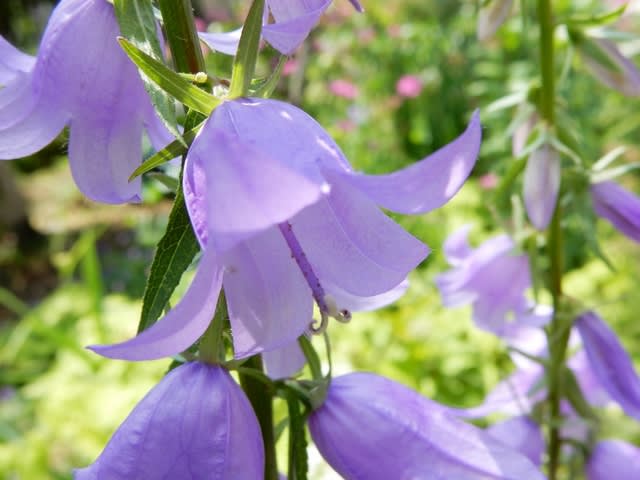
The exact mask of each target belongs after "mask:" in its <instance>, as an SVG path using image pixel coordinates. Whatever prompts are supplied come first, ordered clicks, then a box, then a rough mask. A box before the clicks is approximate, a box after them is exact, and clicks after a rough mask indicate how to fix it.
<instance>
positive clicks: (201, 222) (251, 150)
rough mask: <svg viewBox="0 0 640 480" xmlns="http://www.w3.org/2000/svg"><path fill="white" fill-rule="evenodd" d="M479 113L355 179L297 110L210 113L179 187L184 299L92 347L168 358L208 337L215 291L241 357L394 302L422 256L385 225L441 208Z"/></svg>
mask: <svg viewBox="0 0 640 480" xmlns="http://www.w3.org/2000/svg"><path fill="white" fill-rule="evenodd" d="M480 136H481V128H480V122H479V118H478V116H477V114H476V115H474V116H473V119H472V120H471V123H470V125H469V127H468V128H467V130H466V131H465V132H464V133H463V134H462V135H461V136H460V137H459V138H457V139H456V140H454V141H453V142H452V143H450V144H448V145H446V146H445V147H443V148H442V149H440V150H438V151H437V152H435V153H434V154H433V155H431V156H428V157H426V158H425V159H423V160H422V161H420V162H418V163H416V164H414V165H411V166H409V167H407V168H405V169H403V170H400V171H397V172H394V173H390V174H388V175H377V176H369V175H364V174H361V173H357V172H354V171H353V170H352V168H351V166H350V165H349V163H348V161H347V159H346V158H345V157H344V155H343V154H342V152H341V151H340V149H339V147H338V146H337V145H336V144H335V142H334V141H333V140H332V139H331V137H329V135H328V134H327V133H326V132H325V131H324V130H323V129H322V127H320V125H318V123H316V122H315V121H314V120H313V119H312V118H311V117H309V116H308V115H307V114H305V113H304V112H303V111H302V110H300V109H298V108H296V107H294V106H292V105H289V104H286V103H283V102H279V101H276V100H264V99H237V100H233V101H227V102H225V103H223V104H222V105H221V106H219V107H218V108H216V109H215V110H214V112H213V114H212V116H211V117H210V118H209V120H207V122H206V124H205V125H204V126H203V128H202V130H201V131H200V133H199V135H198V137H197V138H196V139H195V140H194V142H193V144H192V146H191V149H190V150H189V153H188V155H187V160H186V164H185V173H184V181H183V188H184V192H185V199H186V203H187V208H188V211H189V215H190V217H191V222H192V225H193V227H194V231H195V232H196V235H197V237H198V239H199V240H200V243H201V245H202V247H203V249H204V255H203V257H202V259H201V261H200V265H199V267H198V271H197V273H196V275H195V278H194V280H193V283H192V285H191V287H190V288H189V290H188V291H187V293H186V295H185V297H184V298H183V300H182V301H181V302H180V303H179V304H177V305H176V306H175V307H174V308H173V309H172V310H171V311H170V312H169V313H168V314H167V315H166V316H165V317H164V318H163V319H161V320H160V321H159V322H157V323H156V324H154V325H153V326H152V327H151V328H150V329H148V330H146V331H145V332H142V333H141V334H140V335H138V336H137V337H136V338H134V339H132V340H130V341H128V342H125V343H123V344H119V345H113V346H106V347H95V350H96V351H98V353H100V354H102V355H105V356H108V357H112V358H124V359H129V360H134V359H136V360H142V359H151V358H159V357H163V356H169V355H174V354H176V353H178V352H181V351H182V350H184V349H185V348H187V347H189V346H190V345H191V344H192V343H193V342H194V341H196V340H197V339H198V337H199V336H200V335H201V334H202V333H203V332H204V330H205V329H206V327H207V325H208V323H209V321H210V319H211V318H212V316H213V312H214V310H215V305H216V300H217V297H218V293H219V291H220V288H221V286H224V290H225V295H226V299H227V305H228V311H229V317H230V321H231V328H232V332H233V342H234V349H235V354H236V357H244V356H248V355H253V354H255V353H259V352H262V351H271V350H276V349H278V348H281V347H285V346H287V345H289V344H291V343H292V342H294V341H295V340H296V339H297V338H298V337H299V336H300V335H302V334H303V333H305V332H307V331H308V329H309V326H310V324H311V320H312V313H313V302H314V301H315V303H316V304H317V305H318V308H319V310H320V314H321V319H322V320H321V321H322V323H325V324H326V321H327V320H328V318H329V317H333V318H336V319H339V320H347V319H348V318H349V317H350V315H351V313H350V312H351V311H355V310H365V309H369V308H375V307H376V306H379V305H383V304H385V303H388V302H389V301H392V300H394V299H395V298H397V297H398V296H399V295H401V294H402V292H403V291H404V290H405V288H406V282H405V279H406V277H407V275H408V273H409V272H410V271H411V270H412V269H413V268H415V267H416V266H417V265H418V264H419V263H420V262H421V261H422V260H423V259H424V258H425V257H426V256H427V254H428V251H429V250H428V248H427V247H426V246H425V245H424V244H423V243H422V242H420V241H418V240H417V239H416V238H414V237H413V236H411V235H409V234H408V233H407V232H405V231H404V230H403V229H402V228H401V227H400V226H399V225H398V224H396V223H395V222H393V221H392V220H391V219H390V218H389V217H387V216H386V215H385V214H384V213H382V211H381V210H380V209H379V208H378V206H381V207H384V208H388V209H390V210H393V211H396V212H399V213H424V212H428V211H430V210H432V209H434V208H438V207H440V206H441V205H443V204H444V203H446V202H447V201H448V200H449V199H450V198H451V197H453V195H454V194H455V193H456V192H457V191H458V189H459V188H460V187H461V186H462V184H463V183H464V181H465V179H466V178H467V176H468V175H469V172H470V171H471V169H472V168H473V165H474V163H475V160H476V157H477V155H478V150H479V147H480Z"/></svg>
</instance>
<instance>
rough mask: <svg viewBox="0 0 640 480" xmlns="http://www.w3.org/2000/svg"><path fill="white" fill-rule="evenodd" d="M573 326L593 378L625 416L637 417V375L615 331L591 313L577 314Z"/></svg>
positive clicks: (639, 398) (639, 403) (639, 380)
mask: <svg viewBox="0 0 640 480" xmlns="http://www.w3.org/2000/svg"><path fill="white" fill-rule="evenodd" d="M575 326H576V328H577V330H578V332H579V333H580V337H581V339H582V344H583V346H584V351H585V352H586V354H587V359H588V360H589V365H590V367H591V369H592V371H593V375H594V377H595V379H597V381H598V382H599V383H600V385H601V386H602V388H604V390H605V391H606V392H607V393H608V394H609V396H610V397H611V399H613V400H614V401H615V402H616V403H618V404H619V405H620V406H621V407H622V409H623V410H624V412H625V413H626V414H627V415H629V416H630V417H633V418H635V419H636V420H640V378H638V374H637V373H636V371H635V370H634V368H633V362H632V361H631V358H630V357H629V355H628V354H627V353H626V352H625V351H624V348H623V347H622V345H621V344H620V341H619V340H618V337H616V334H615V333H614V332H613V330H611V329H610V328H609V326H608V325H607V324H606V323H605V322H604V321H603V320H602V318H600V317H599V316H598V315H596V314H595V313H594V312H585V313H583V314H582V315H580V316H579V317H578V318H577V319H576V321H575Z"/></svg>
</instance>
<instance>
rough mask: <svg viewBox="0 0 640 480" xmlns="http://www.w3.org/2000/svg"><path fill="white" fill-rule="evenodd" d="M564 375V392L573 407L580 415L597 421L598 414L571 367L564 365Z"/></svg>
mask: <svg viewBox="0 0 640 480" xmlns="http://www.w3.org/2000/svg"><path fill="white" fill-rule="evenodd" d="M562 377H563V387H564V388H563V389H564V394H565V396H566V397H567V400H569V403H571V406H572V407H573V409H574V410H575V411H576V412H578V415H580V416H581V417H582V418H585V419H588V420H591V421H596V422H597V420H598V415H596V413H595V412H594V410H593V409H592V408H591V405H589V403H588V402H587V401H586V400H585V398H584V394H583V393H582V389H581V388H580V385H579V384H578V380H577V379H576V377H575V375H574V374H573V372H572V371H571V369H570V368H567V367H564V368H563V369H562Z"/></svg>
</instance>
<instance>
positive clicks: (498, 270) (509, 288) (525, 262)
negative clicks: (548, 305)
mask: <svg viewBox="0 0 640 480" xmlns="http://www.w3.org/2000/svg"><path fill="white" fill-rule="evenodd" d="M469 228H470V227H469V226H465V227H463V228H462V229H460V230H458V231H457V232H454V233H453V234H452V235H451V236H449V238H447V240H446V242H445V244H444V253H445V256H446V258H447V260H448V262H449V263H450V264H451V265H452V266H453V268H452V269H451V270H449V271H447V272H445V273H442V274H440V275H438V276H437V277H436V279H435V281H436V285H437V286H438V289H439V290H440V295H441V296H442V303H443V304H444V305H445V306H446V307H456V306H460V305H466V304H468V303H472V304H473V320H474V321H475V322H476V324H477V325H478V327H480V328H482V329H484V330H488V331H490V332H492V333H494V334H496V335H499V336H502V337H506V336H508V335H509V325H510V322H509V317H510V316H512V317H513V320H514V321H515V322H518V323H524V324H529V325H542V324H544V323H546V322H547V321H548V318H549V315H548V312H547V313H540V312H538V311H536V309H535V307H534V306H533V304H532V302H530V301H528V300H527V298H526V297H525V291H526V290H527V289H528V288H529V287H530V286H531V273H530V270H529V258H528V257H527V255H524V254H522V255H515V254H514V250H515V245H514V243H513V240H511V238H509V237H508V236H507V235H499V236H497V237H493V238H491V239H489V240H487V241H486V242H484V243H483V244H482V245H480V247H478V248H476V249H472V248H471V247H470V246H469V243H468V240H467V236H468V233H469Z"/></svg>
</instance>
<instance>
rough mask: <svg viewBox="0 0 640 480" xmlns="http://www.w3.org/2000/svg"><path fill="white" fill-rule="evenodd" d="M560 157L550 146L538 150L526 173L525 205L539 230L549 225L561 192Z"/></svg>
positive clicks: (530, 158)
mask: <svg viewBox="0 0 640 480" xmlns="http://www.w3.org/2000/svg"><path fill="white" fill-rule="evenodd" d="M560 175H561V170H560V156H559V155H558V152H557V151H556V150H555V149H554V148H553V147H552V146H551V145H549V144H547V143H545V144H543V145H542V146H540V147H539V148H537V149H536V150H535V151H534V152H533V153H532V154H531V156H530V157H529V160H528V161H527V166H526V168H525V171H524V204H525V207H526V209H527V215H528V216H529V220H530V221H531V223H532V224H533V226H534V227H535V228H537V229H538V230H544V229H545V228H547V225H549V222H550V221H551V217H552V216H553V212H554V210H555V207H556V201H557V200H558V192H559V191H560Z"/></svg>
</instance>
